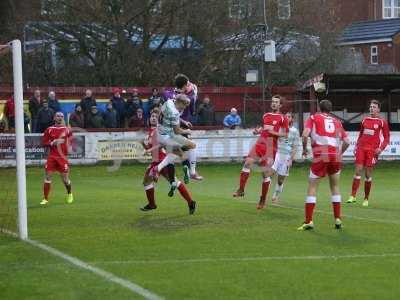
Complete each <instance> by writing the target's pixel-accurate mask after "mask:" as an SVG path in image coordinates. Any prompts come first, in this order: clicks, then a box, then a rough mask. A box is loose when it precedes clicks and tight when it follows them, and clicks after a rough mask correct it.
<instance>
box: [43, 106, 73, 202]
mask: <svg viewBox="0 0 400 300" xmlns="http://www.w3.org/2000/svg"><path fill="white" fill-rule="evenodd" d="M71 140H72V131H71V129H70V128H68V127H66V126H65V123H64V114H63V113H62V112H57V113H56V114H55V115H54V125H52V126H50V127H49V128H47V129H46V131H45V132H44V134H43V146H45V147H48V148H49V149H50V150H49V154H48V156H47V162H46V164H45V171H46V175H45V179H44V184H43V200H42V201H41V202H40V204H41V205H46V204H47V203H48V201H49V193H50V188H51V179H52V174H53V172H55V171H57V172H59V173H60V174H61V176H62V179H63V183H64V185H65V188H66V189H67V199H66V202H67V203H72V202H73V201H74V196H73V195H72V192H71V180H70V179H69V164H68V151H69V148H70V146H71Z"/></svg>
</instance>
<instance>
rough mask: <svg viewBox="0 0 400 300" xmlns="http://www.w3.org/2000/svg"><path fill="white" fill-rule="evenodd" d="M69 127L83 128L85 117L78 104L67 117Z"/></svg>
mask: <svg viewBox="0 0 400 300" xmlns="http://www.w3.org/2000/svg"><path fill="white" fill-rule="evenodd" d="M81 102H82V101H81ZM69 126H70V127H77V128H85V116H84V114H83V110H82V106H81V104H80V103H77V104H75V111H74V112H72V113H71V115H70V116H69Z"/></svg>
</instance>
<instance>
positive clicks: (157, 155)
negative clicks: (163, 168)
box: [145, 127, 167, 162]
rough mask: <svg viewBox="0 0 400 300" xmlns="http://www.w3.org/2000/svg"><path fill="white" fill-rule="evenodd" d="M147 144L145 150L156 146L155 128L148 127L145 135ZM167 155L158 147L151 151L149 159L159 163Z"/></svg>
mask: <svg viewBox="0 0 400 300" xmlns="http://www.w3.org/2000/svg"><path fill="white" fill-rule="evenodd" d="M146 140H147V143H145V148H146V149H150V148H152V147H153V145H158V141H157V127H150V128H149V132H148V135H147V139H146ZM166 155H167V153H166V151H165V149H164V148H162V147H160V148H157V149H154V150H153V151H151V157H152V160H153V162H161V161H162V160H163V159H164V158H165V156H166Z"/></svg>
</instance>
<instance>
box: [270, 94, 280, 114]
mask: <svg viewBox="0 0 400 300" xmlns="http://www.w3.org/2000/svg"><path fill="white" fill-rule="evenodd" d="M281 106H282V97H281V95H274V96H272V100H271V110H272V111H273V112H278V111H279V110H280V109H281Z"/></svg>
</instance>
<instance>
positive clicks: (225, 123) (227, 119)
mask: <svg viewBox="0 0 400 300" xmlns="http://www.w3.org/2000/svg"><path fill="white" fill-rule="evenodd" d="M224 125H225V126H230V125H229V115H227V116H225V118H224Z"/></svg>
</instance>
